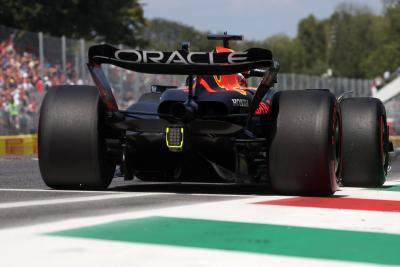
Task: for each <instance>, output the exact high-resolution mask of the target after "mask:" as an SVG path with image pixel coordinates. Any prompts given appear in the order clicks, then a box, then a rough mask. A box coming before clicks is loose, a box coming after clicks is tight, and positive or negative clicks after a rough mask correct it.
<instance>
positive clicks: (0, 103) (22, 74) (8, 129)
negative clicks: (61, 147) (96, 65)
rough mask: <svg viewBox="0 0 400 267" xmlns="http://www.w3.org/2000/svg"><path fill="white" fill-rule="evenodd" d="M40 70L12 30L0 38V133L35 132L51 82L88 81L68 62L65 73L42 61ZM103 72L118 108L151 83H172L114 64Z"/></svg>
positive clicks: (174, 80)
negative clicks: (15, 42)
mask: <svg viewBox="0 0 400 267" xmlns="http://www.w3.org/2000/svg"><path fill="white" fill-rule="evenodd" d="M43 68H44V69H43V73H41V71H40V70H41V66H40V62H39V58H38V56H37V55H35V54H32V53H29V52H26V51H21V50H20V49H18V47H17V46H16V45H15V44H14V34H10V36H9V37H8V38H7V39H3V41H0V135H13V134H28V133H35V132H36V129H37V123H38V116H39V108H40V103H41V101H42V99H43V97H44V94H45V93H46V91H47V90H48V89H49V88H50V87H51V86H57V85H61V84H83V83H87V84H90V83H91V79H90V78H89V80H87V81H83V80H82V79H81V78H78V77H77V75H75V72H74V68H73V66H72V64H71V63H70V62H67V64H66V72H65V74H64V73H63V71H62V70H61V67H60V66H59V65H50V64H44V66H43ZM105 73H106V75H107V76H108V79H109V81H110V84H111V86H112V88H113V91H114V94H115V97H116V99H117V102H118V104H119V107H120V108H121V109H126V108H128V107H129V106H130V105H132V104H133V103H135V102H136V101H137V100H138V99H139V97H140V96H141V95H142V94H143V93H145V92H149V91H150V87H151V85H152V84H164V85H165V84H168V85H173V84H176V83H177V82H178V80H179V78H178V79H177V78H176V77H174V76H170V75H151V74H139V73H135V72H131V71H126V70H123V69H120V68H116V67H114V66H107V67H106V68H105Z"/></svg>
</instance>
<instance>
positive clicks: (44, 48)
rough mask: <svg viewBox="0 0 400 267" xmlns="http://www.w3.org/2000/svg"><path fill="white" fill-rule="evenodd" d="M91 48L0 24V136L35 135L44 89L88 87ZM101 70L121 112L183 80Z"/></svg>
mask: <svg viewBox="0 0 400 267" xmlns="http://www.w3.org/2000/svg"><path fill="white" fill-rule="evenodd" d="M93 44H94V42H93V41H88V40H84V39H79V40H76V39H71V38H67V37H65V36H62V37H53V36H49V35H46V34H43V33H32V32H27V31H22V30H18V29H13V28H8V27H5V26H1V25H0V56H1V60H0V135H11V134H30V133H35V132H36V129H37V127H36V126H37V121H38V111H39V108H40V103H41V100H42V99H43V95H44V94H45V92H46V90H47V89H48V88H49V87H51V86H55V85H61V84H92V81H91V78H90V77H89V73H88V70H87V67H86V63H87V49H88V48H89V47H90V46H91V45H93ZM116 46H118V47H119V48H127V47H125V46H123V45H121V44H117V45H116ZM104 71H105V74H106V76H107V77H108V79H109V81H110V84H111V85H112V88H113V90H114V94H115V95H116V99H117V102H118V104H119V106H120V107H121V108H126V107H128V106H129V105H131V104H133V103H134V102H135V101H137V100H138V98H139V97H140V95H141V94H143V93H144V92H148V91H150V87H151V85H152V84H162V85H181V84H183V83H184V81H185V77H183V76H170V75H152V74H140V73H135V72H130V71H126V70H123V69H120V68H116V67H113V66H104ZM258 80H259V79H258V78H251V79H249V85H251V86H256V85H257V82H258ZM370 85H371V81H370V80H360V79H349V78H336V77H329V78H323V77H319V76H309V75H302V74H286V73H281V74H279V76H278V83H277V84H276V86H275V89H277V90H296V89H316V88H322V89H330V90H331V92H332V93H334V94H335V95H336V96H338V95H340V94H341V93H343V92H346V91H352V92H353V95H354V96H369V95H370V94H371V90H370Z"/></svg>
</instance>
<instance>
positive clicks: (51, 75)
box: [0, 35, 65, 134]
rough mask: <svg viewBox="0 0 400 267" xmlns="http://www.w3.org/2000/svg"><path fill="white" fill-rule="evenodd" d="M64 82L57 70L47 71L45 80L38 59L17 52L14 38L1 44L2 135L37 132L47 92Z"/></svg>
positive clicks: (0, 100) (48, 68)
mask: <svg viewBox="0 0 400 267" xmlns="http://www.w3.org/2000/svg"><path fill="white" fill-rule="evenodd" d="M64 82H65V77H64V75H63V74H62V73H61V72H60V71H59V69H58V68H57V67H55V66H50V67H47V68H46V69H45V70H44V76H43V79H42V78H41V76H40V72H39V60H38V58H36V57H35V56H34V55H33V54H30V53H27V52H23V51H17V50H16V49H15V47H14V45H13V35H11V36H10V37H9V38H8V39H7V40H5V41H3V42H0V134H17V133H23V134H25V133H31V132H34V131H35V129H36V123H37V122H36V120H37V114H38V108H39V103H40V100H41V98H42V97H43V92H44V91H45V90H46V88H47V87H49V86H52V85H59V84H62V83H64Z"/></svg>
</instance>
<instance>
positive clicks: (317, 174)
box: [268, 90, 337, 195]
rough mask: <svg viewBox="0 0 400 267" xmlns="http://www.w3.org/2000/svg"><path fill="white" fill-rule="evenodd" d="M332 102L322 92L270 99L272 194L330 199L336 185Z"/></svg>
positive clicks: (291, 93)
mask: <svg viewBox="0 0 400 267" xmlns="http://www.w3.org/2000/svg"><path fill="white" fill-rule="evenodd" d="M336 125H337V123H336V99H335V97H334V96H333V95H332V94H331V93H329V91H326V90H296V91H283V92H278V93H276V94H275V95H274V98H273V102H272V113H271V126H272V127H271V129H270V136H269V140H270V149H269V164H268V166H269V174H270V181H271V187H272V189H273V190H274V191H276V192H278V193H283V194H293V195H331V194H333V193H334V192H335V191H336V189H337V182H336V174H335V172H336V162H337V159H336V142H337V141H336V140H335V131H337V129H336Z"/></svg>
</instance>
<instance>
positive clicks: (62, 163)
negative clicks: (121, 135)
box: [38, 86, 116, 189]
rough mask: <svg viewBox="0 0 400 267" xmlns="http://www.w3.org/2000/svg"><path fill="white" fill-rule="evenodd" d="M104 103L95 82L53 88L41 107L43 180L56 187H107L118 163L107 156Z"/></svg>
mask: <svg viewBox="0 0 400 267" xmlns="http://www.w3.org/2000/svg"><path fill="white" fill-rule="evenodd" d="M103 112H104V110H103V105H102V102H100V99H99V93H98V91H97V89H96V87H93V86H57V87H52V88H49V90H48V92H47V94H46V96H45V98H44V101H43V104H42V107H41V109H40V119H39V131H38V139H39V140H38V141H39V145H38V151H39V167H40V172H41V175H42V178H43V181H44V182H45V183H46V185H48V186H49V187H51V188H54V189H105V188H107V186H108V185H109V184H110V182H111V180H112V178H113V175H114V171H115V165H116V164H115V163H112V162H111V161H109V160H107V158H106V147H105V137H104V133H105V130H104V125H103V121H102V118H103V117H104V116H103Z"/></svg>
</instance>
